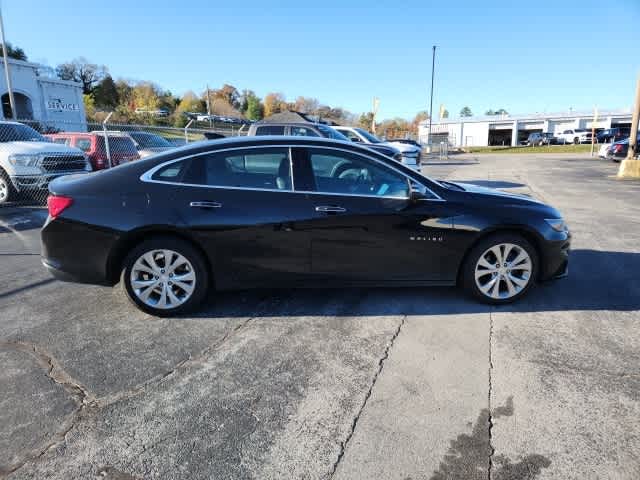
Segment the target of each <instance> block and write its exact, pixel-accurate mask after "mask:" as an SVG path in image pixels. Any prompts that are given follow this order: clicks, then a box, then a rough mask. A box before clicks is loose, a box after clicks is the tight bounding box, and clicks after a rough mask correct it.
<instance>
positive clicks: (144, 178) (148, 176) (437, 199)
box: [140, 144, 446, 202]
mask: <svg viewBox="0 0 640 480" xmlns="http://www.w3.org/2000/svg"><path fill="white" fill-rule="evenodd" d="M257 148H288V149H289V168H290V175H291V190H278V189H271V188H254V187H229V186H224V185H203V184H197V183H183V182H168V181H163V180H154V179H152V178H151V177H152V176H153V175H154V174H155V173H156V172H157V171H158V170H160V169H161V168H163V167H165V166H167V165H171V164H172V163H176V162H181V161H184V160H188V159H190V158H194V157H199V156H202V155H208V154H211V153H222V152H229V151H234V150H253V149H257ZM293 148H323V149H327V150H337V151H339V152H344V153H348V154H352V155H358V156H360V157H363V158H365V159H368V160H372V161H374V162H377V163H379V164H381V165H382V166H383V167H387V168H390V169H391V170H393V171H395V172H396V173H398V174H400V175H401V176H403V177H404V178H405V179H406V180H407V182H408V183H410V182H411V181H414V182H415V181H416V180H415V179H414V178H411V177H410V176H408V175H407V174H405V173H404V172H401V171H400V170H398V169H397V168H395V167H393V165H388V164H387V163H385V162H383V161H381V160H378V159H377V158H373V157H369V156H367V155H365V154H363V153H360V152H354V151H352V150H348V149H344V148H339V147H329V146H325V145H291V144H281V145H254V146H239V147H231V148H222V149H217V150H209V151H205V152H198V153H194V154H192V155H186V156H183V157H180V158H175V159H173V160H168V161H166V162H163V163H161V164H159V165H156V166H155V167H153V168H151V169H150V170H147V171H146V172H144V173H143V174H142V175H140V181H142V182H145V183H160V184H164V185H182V186H185V187H199V188H203V187H204V188H217V189H223V190H248V191H258V192H279V193H302V194H305V195H334V196H348V197H366V198H380V199H384V198H391V199H396V200H397V199H400V200H408V197H384V196H380V195H363V194H355V193H335V192H334V193H331V192H313V191H308V190H296V189H295V187H294V185H293V182H294V178H293V177H294V175H293V156H292V151H291V150H292V149H293ZM424 188H425V189H426V191H427V192H429V193H430V194H431V195H433V196H434V197H435V198H423V199H420V200H421V201H428V202H446V200H445V199H444V198H442V197H440V196H439V195H438V194H437V193H435V192H434V191H433V190H431V189H430V188H429V187H427V186H426V185H425V186H424Z"/></svg>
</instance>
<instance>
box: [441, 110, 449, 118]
mask: <svg viewBox="0 0 640 480" xmlns="http://www.w3.org/2000/svg"><path fill="white" fill-rule="evenodd" d="M440 118H441V119H443V118H449V110H447V109H446V108H445V109H444V110H442V116H441V117H440Z"/></svg>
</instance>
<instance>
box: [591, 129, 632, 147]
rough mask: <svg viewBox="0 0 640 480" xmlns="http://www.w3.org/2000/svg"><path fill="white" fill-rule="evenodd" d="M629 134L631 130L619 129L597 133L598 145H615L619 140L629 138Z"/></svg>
mask: <svg viewBox="0 0 640 480" xmlns="http://www.w3.org/2000/svg"><path fill="white" fill-rule="evenodd" d="M629 132H630V130H629V129H622V128H619V127H616V128H607V129H605V130H601V131H600V132H598V133H596V140H597V141H598V143H607V142H610V143H613V142H617V141H618V140H622V139H623V138H624V137H628V136H629Z"/></svg>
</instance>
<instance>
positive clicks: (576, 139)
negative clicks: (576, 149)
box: [573, 137, 580, 145]
mask: <svg viewBox="0 0 640 480" xmlns="http://www.w3.org/2000/svg"><path fill="white" fill-rule="evenodd" d="M573 144H574V145H580V139H579V138H578V137H576V138H574V139H573Z"/></svg>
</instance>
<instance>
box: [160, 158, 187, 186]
mask: <svg viewBox="0 0 640 480" xmlns="http://www.w3.org/2000/svg"><path fill="white" fill-rule="evenodd" d="M186 167H187V161H186V160H180V161H179V162H173V163H170V164H169V165H165V166H164V167H162V168H161V169H159V170H158V171H157V172H156V173H154V174H153V177H151V178H152V180H159V181H162V182H172V183H179V182H181V181H182V177H183V175H184V173H185V169H186Z"/></svg>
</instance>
